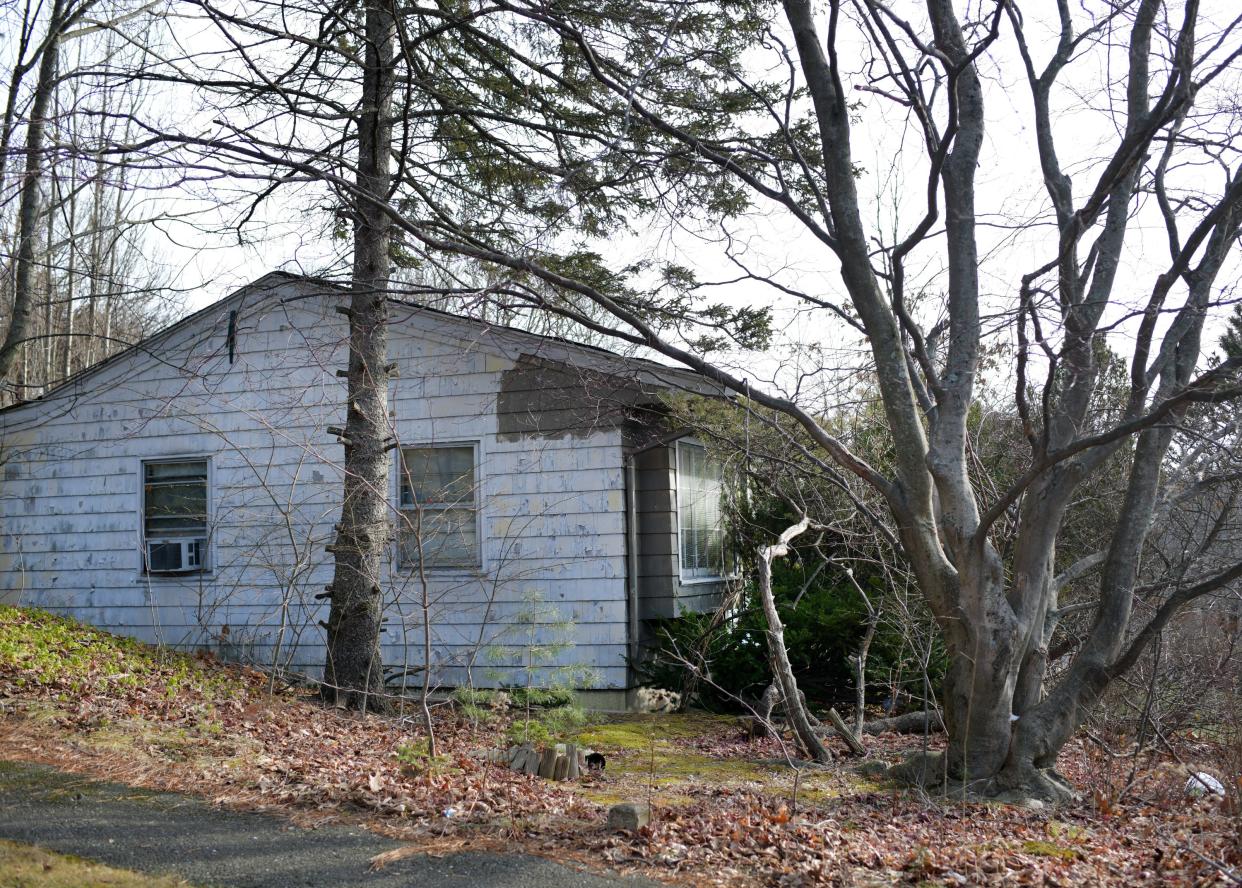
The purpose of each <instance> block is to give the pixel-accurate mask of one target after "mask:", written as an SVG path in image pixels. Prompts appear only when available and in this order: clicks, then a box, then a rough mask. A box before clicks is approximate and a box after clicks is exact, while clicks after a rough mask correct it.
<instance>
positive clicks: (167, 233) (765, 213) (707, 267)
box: [137, 0, 1238, 387]
mask: <svg viewBox="0 0 1242 888" xmlns="http://www.w3.org/2000/svg"><path fill="white" fill-rule="evenodd" d="M971 6H972V7H973V6H974V4H973V3H972V4H971ZM1024 6H1025V7H1026V9H1027V14H1028V17H1029V18H1028V34H1029V39H1030V42H1031V45H1032V47H1033V51H1034V53H1035V54H1036V61H1037V64H1039V63H1040V62H1041V61H1042V58H1046V57H1047V55H1048V53H1049V52H1050V50H1051V46H1052V43H1053V40H1054V37H1055V32H1054V31H1053V30H1052V28H1051V25H1052V24H1054V23H1053V22H1050V21H1047V20H1041V19H1040V18H1039V16H1040V15H1046V14H1047V13H1048V11H1049V9H1050V8H1051V4H1044V3H1042V2H1039V3H1031V2H1028V3H1026V4H1024ZM1231 6H1232V4H1231V3H1229V2H1227V0H1217V2H1215V3H1209V4H1205V9H1206V10H1207V17H1208V19H1209V21H1215V22H1218V23H1219V22H1225V21H1228V20H1229V19H1230V18H1231V16H1232V15H1233V14H1234V13H1233V11H1232V9H1231ZM1075 8H1076V11H1077V6H1076V7H1075ZM158 9H159V10H161V12H162V17H161V19H160V20H159V21H158V22H157V23H154V24H147V25H145V26H143V27H145V31H142V28H138V29H137V30H140V31H142V33H144V34H145V39H148V40H149V41H150V44H149V45H151V46H156V47H158V52H159V53H160V54H161V56H162V57H163V58H165V59H177V58H179V57H183V56H190V55H192V56H194V57H195V58H196V59H197V60H198V62H199V63H202V62H204V61H205V62H206V64H207V65H209V66H211V65H213V64H219V60H221V59H223V58H224V54H225V53H227V51H228V49H229V48H228V46H227V44H226V43H225V42H224V40H223V39H222V38H221V36H220V34H219V32H218V31H217V30H216V29H215V28H214V27H213V26H211V25H209V24H207V23H205V22H204V21H203V20H202V19H201V18H196V17H195V16H194V15H193V14H192V13H189V12H187V9H191V8H190V7H184V6H181V5H179V4H176V3H173V4H171V5H169V6H168V7H163V6H160V7H158ZM1175 11H1176V10H1175ZM1083 21H1084V22H1085V19H1083ZM1121 36H1123V37H1124V35H1121ZM857 39H858V38H857V36H856V35H854V36H851V37H847V39H846V42H845V44H844V46H843V51H842V58H848V57H849V55H850V50H853V51H854V56H855V58H857V59H861V58H862V53H861V45H859V44H858V43H857ZM851 40H852V41H854V44H853V45H851V43H850V41H851ZM1237 41H1238V38H1237V37H1235V38H1233V40H1232V44H1236V43H1237ZM1123 58H1124V56H1123V47H1121V46H1114V47H1113V48H1112V50H1111V51H1108V52H1103V51H1094V52H1091V53H1084V54H1083V55H1082V57H1081V58H1079V59H1077V60H1076V62H1075V64H1074V66H1073V67H1072V69H1071V71H1070V72H1069V74H1068V75H1067V76H1066V77H1065V78H1064V79H1063V82H1062V83H1061V85H1060V86H1059V87H1058V89H1057V90H1056V91H1055V93H1054V96H1053V101H1054V106H1055V109H1056V110H1055V111H1054V117H1055V119H1056V121H1057V123H1056V137H1057V140H1058V150H1059V152H1060V155H1061V159H1062V162H1063V165H1064V168H1065V169H1066V170H1067V171H1069V172H1070V173H1071V174H1072V175H1073V177H1074V180H1075V186H1076V187H1075V190H1076V195H1077V196H1078V197H1079V199H1080V200H1081V197H1082V195H1083V194H1084V193H1085V191H1086V190H1087V188H1088V187H1089V183H1090V182H1091V180H1092V175H1093V172H1094V171H1096V170H1098V166H1099V159H1100V158H1101V157H1102V156H1106V155H1107V153H1108V152H1109V151H1110V149H1111V148H1112V146H1113V145H1114V144H1115V143H1116V140H1117V139H1118V137H1119V136H1118V132H1119V129H1120V128H1121V127H1122V126H1124V120H1122V119H1119V118H1118V117H1117V116H1116V115H1115V114H1114V113H1112V111H1111V110H1110V108H1109V107H1108V103H1107V101H1106V90H1105V87H1106V85H1107V84H1110V83H1116V82H1117V79H1118V77H1119V76H1120V74H1121V73H1122V72H1123V70H1124V69H1123V68H1121V67H1120V66H1121V64H1122V61H1123ZM213 59H215V60H216V61H214V62H213ZM769 63H770V59H765V58H764V57H762V56H760V55H757V56H756V58H755V60H754V64H755V65H757V66H762V65H767V64H769ZM980 65H981V71H982V74H983V77H984V81H985V89H986V95H985V104H986V107H987V113H988V126H987V131H986V141H985V145H984V149H983V156H982V158H981V162H980V167H979V171H978V183H977V187H978V205H979V209H980V213H979V220H980V229H979V241H980V253H981V257H982V259H981V272H982V279H983V287H984V291H985V302H986V304H987V306H988V307H990V309H991V310H993V311H1005V310H1007V309H1009V308H1010V307H1011V306H1012V305H1013V304H1014V301H1015V299H1016V292H1017V282H1018V280H1019V278H1020V276H1021V274H1023V273H1025V272H1027V271H1029V270H1031V269H1033V268H1035V267H1037V266H1039V265H1042V264H1043V263H1044V262H1045V261H1047V259H1048V258H1050V257H1051V256H1052V255H1053V253H1054V249H1055V232H1054V231H1053V230H1052V229H1051V228H1050V227H1047V226H1045V227H1042V228H1041V227H1038V226H1037V227H1034V228H1031V227H1029V226H1028V223H1029V222H1030V221H1031V220H1032V219H1036V218H1039V217H1041V216H1042V217H1044V218H1046V211H1047V198H1046V195H1045V193H1044V190H1043V185H1042V177H1041V174H1040V171H1039V168H1038V162H1037V158H1036V156H1035V152H1034V150H1033V147H1032V146H1033V126H1032V119H1031V103H1030V98H1029V93H1028V89H1027V85H1026V82H1025V77H1024V75H1023V72H1022V68H1021V66H1020V59H1019V58H1018V56H1017V53H1016V49H1015V44H1014V41H1013V39H1012V34H1011V32H1010V31H1009V30H1008V26H1007V24H1006V25H1005V28H1004V31H1003V33H1002V38H1001V40H1000V41H999V42H998V43H997V44H996V46H995V47H994V48H993V49H992V50H990V51H989V52H988V54H987V55H986V56H984V57H983V58H982V59H981V63H980ZM847 67H849V68H852V70H851V71H850V74H851V75H852V76H851V77H850V78H849V80H848V86H850V87H852V88H853V90H854V92H853V96H854V97H855V98H856V99H857V100H858V101H859V102H860V105H859V108H858V110H857V112H856V114H857V120H856V125H855V134H854V156H855V161H856V162H857V163H858V164H859V165H860V166H861V167H862V168H863V172H862V173H861V175H860V178H859V188H860V192H861V194H862V197H863V199H864V201H865V202H866V208H865V213H866V218H867V219H868V220H869V221H871V223H872V225H873V228H874V229H875V230H878V231H884V232H888V239H889V240H890V241H891V239H892V234H893V233H895V232H904V231H906V230H908V228H909V226H910V224H911V223H912V220H914V219H917V218H918V216H919V215H920V214H921V212H922V209H923V201H924V191H925V177H926V161H925V158H924V157H923V156H922V148H921V145H920V144H919V142H918V140H917V138H915V133H914V131H913V130H912V128H911V126H910V123H909V120H908V118H907V114H906V111H905V110H904V109H902V108H899V107H896V106H894V105H893V104H892V103H891V102H889V101H888V100H886V99H884V98H882V97H880V96H879V95H877V94H875V93H870V92H866V91H863V90H862V89H860V87H863V86H865V85H866V83H867V81H866V78H865V76H863V66H862V64H861V62H857V63H855V64H853V65H847ZM879 86H883V84H879ZM1231 91H1232V92H1231ZM1231 95H1232V96H1233V97H1235V98H1234V99H1233V107H1234V108H1236V104H1237V103H1236V96H1237V95H1238V77H1237V76H1234V77H1232V78H1231V79H1230V80H1229V82H1228V84H1227V85H1226V88H1225V89H1223V90H1221V91H1220V92H1219V95H1217V96H1212V97H1206V98H1207V99H1208V101H1209V102H1211V101H1215V102H1217V103H1218V104H1220V105H1221V106H1222V107H1225V106H1228V104H1229V101H1230V97H1231ZM150 109H151V110H152V111H153V112H154V113H155V114H156V115H157V116H159V117H161V118H163V120H164V122H165V123H170V124H173V125H177V126H179V127H181V128H182V129H183V130H185V131H190V132H194V131H202V132H206V131H212V130H214V129H217V127H216V126H215V123H214V121H215V115H216V114H217V113H218V110H219V109H212V108H209V107H205V106H204V105H203V103H202V100H201V97H199V96H197V95H195V94H194V93H193V92H192V91H190V90H188V89H187V88H185V87H177V88H173V87H161V88H159V89H157V90H156V92H155V93H154V94H153V95H152V96H151V98H150ZM1231 113H1233V112H1231ZM1236 117H1237V115H1236V113H1234V118H1235V121H1236ZM1220 175H1221V174H1220V173H1219V172H1218V171H1215V170H1211V169H1208V168H1199V169H1193V170H1188V171H1187V172H1186V173H1185V174H1184V175H1183V177H1182V178H1183V179H1184V180H1186V182H1187V184H1197V183H1199V182H1204V181H1206V182H1208V183H1209V184H1210V185H1212V186H1216V185H1217V184H1218V182H1219V179H1220ZM161 186H162V187H160V188H158V189H156V190H154V191H151V192H149V193H148V194H147V195H146V197H145V201H144V203H143V204H142V212H150V213H152V214H158V213H161V212H167V213H170V214H172V215H173V216H176V217H177V218H176V219H175V220H169V221H167V222H165V223H163V224H161V225H159V226H158V230H157V231H153V232H151V233H150V234H149V235H148V244H149V247H150V253H149V255H150V258H151V260H152V261H154V262H157V263H158V264H160V265H161V266H162V267H163V268H164V269H165V272H166V276H167V278H168V279H169V280H170V281H172V282H174V287H175V289H176V290H177V291H178V292H180V293H182V294H184V296H185V309H186V310H187V311H189V310H194V309H196V308H199V307H202V306H203V305H206V304H208V303H210V302H212V301H215V300H216V299H219V298H221V297H222V296H224V295H226V294H227V293H228V292H230V291H231V290H232V289H234V288H236V287H237V286H240V285H241V284H244V283H246V282H247V281H249V280H253V279H255V278H257V277H260V276H261V275H262V274H264V273H266V272H267V271H270V270H272V269H283V270H288V271H296V272H306V273H322V272H323V271H324V270H325V269H328V268H336V269H337V270H341V269H343V268H345V267H347V266H346V265H344V264H343V263H345V262H346V261H347V258H348V252H347V251H348V247H349V243H348V239H344V240H342V239H339V238H332V237H330V236H329V231H330V222H331V219H330V217H329V214H328V212H327V211H326V210H325V204H326V203H327V201H326V200H325V198H326V191H325V189H323V188H322V187H320V186H315V185H300V186H295V187H290V188H286V189H283V190H281V191H280V192H278V193H277V195H276V196H275V197H272V198H269V199H267V200H265V201H264V202H262V203H260V204H258V205H257V207H255V208H254V212H253V215H250V216H247V219H246V224H245V225H244V226H243V227H240V228H239V227H237V222H238V219H239V216H240V215H241V208H242V207H243V206H244V207H245V208H246V209H250V206H249V204H248V203H246V202H244V201H239V200H238V198H239V197H241V196H244V195H245V194H247V193H253V191H254V189H255V187H256V185H255V183H253V182H237V181H230V180H229V179H228V178H227V177H216V178H212V179H210V180H192V181H174V180H172V179H165V180H164V181H163V182H161ZM679 224H680V226H681V227H679V226H678V225H670V224H669V220H635V225H634V227H633V231H632V232H631V233H630V234H628V235H621V236H618V237H613V238H610V239H609V240H608V241H607V242H605V243H599V244H598V245H596V246H597V248H598V249H599V250H600V252H601V253H603V254H604V255H606V256H608V257H609V258H615V259H616V261H617V264H624V263H625V262H628V261H630V260H632V259H634V258H637V257H640V256H651V255H655V256H659V257H661V258H664V259H667V260H670V261H676V262H678V263H680V264H684V265H688V266H690V267H691V268H694V269H695V270H696V271H697V273H698V274H699V276H700V278H701V279H702V280H709V281H710V280H721V279H724V278H728V277H732V276H733V275H734V274H735V273H736V270H735V269H734V268H733V267H731V266H730V264H729V263H728V261H727V260H726V259H725V258H724V257H723V255H722V251H721V249H720V245H719V243H718V242H716V240H715V238H714V234H715V231H714V229H708V230H706V231H698V232H696V231H695V230H694V227H695V225H694V222H693V221H692V220H679ZM731 229H732V231H731V233H732V234H733V236H734V238H735V241H734V242H735V244H744V250H745V255H746V257H747V261H748V262H750V263H753V264H754V265H755V267H756V268H759V269H762V270H764V271H766V272H770V273H772V274H773V275H774V276H775V277H776V278H778V279H779V280H780V281H781V282H782V283H783V284H786V285H788V286H791V287H795V288H798V289H801V290H803V291H805V292H808V293H811V294H814V295H816V296H820V297H824V298H831V299H836V300H840V299H841V297H842V292H841V288H840V286H839V283H838V281H837V263H836V260H835V258H834V257H833V256H832V255H831V254H830V253H829V252H828V251H827V250H826V249H824V248H823V246H822V245H821V244H819V242H818V241H816V240H814V239H813V238H812V237H810V235H808V234H807V233H806V232H805V231H804V230H802V229H801V228H800V227H799V226H798V225H797V223H795V222H793V220H791V219H790V218H789V217H788V216H787V215H785V214H784V213H783V211H777V210H774V209H773V208H771V207H768V206H764V205H762V204H759V205H757V206H756V208H755V210H754V212H753V213H751V214H748V216H747V217H745V218H743V219H740V220H738V221H737V222H736V223H735V224H733V225H732V226H731ZM1167 255H1168V250H1167V246H1166V240H1165V234H1164V229H1163V226H1162V224H1161V223H1160V219H1159V216H1158V215H1157V214H1156V213H1155V211H1154V208H1153V207H1152V206H1150V205H1144V206H1143V207H1142V208H1141V209H1140V210H1139V212H1138V214H1137V215H1136V217H1135V218H1134V219H1133V221H1132V225H1131V228H1130V230H1129V233H1128V234H1127V239H1126V246H1125V263H1124V266H1123V270H1122V273H1121V276H1120V278H1119V281H1118V285H1117V287H1116V293H1117V294H1118V302H1119V306H1118V309H1117V311H1118V314H1117V316H1116V317H1115V318H1114V320H1115V321H1117V322H1118V324H1119V326H1118V329H1117V330H1116V332H1115V333H1114V334H1113V336H1112V344H1113V347H1114V348H1115V349H1117V350H1119V351H1122V352H1126V351H1128V342H1129V341H1130V340H1129V337H1131V336H1132V334H1133V326H1134V325H1133V323H1130V322H1125V321H1124V319H1123V316H1122V315H1121V314H1120V312H1122V311H1123V310H1124V306H1126V305H1134V304H1137V301H1138V300H1141V299H1142V298H1143V297H1144V296H1145V295H1146V293H1147V292H1149V291H1150V286H1151V281H1152V276H1153V274H1154V273H1155V272H1156V271H1158V270H1159V269H1160V267H1161V266H1162V263H1164V262H1167ZM912 260H913V261H912V262H911V266H910V267H911V272H912V275H913V276H914V278H915V279H914V280H913V281H912V283H914V284H918V285H921V286H924V287H925V288H926V289H927V291H928V292H929V293H932V294H938V293H940V292H942V291H943V287H944V278H943V259H942V257H941V255H940V253H939V251H938V250H936V249H934V248H932V249H920V250H919V251H917V252H916V253H915V254H914V256H913V257H912ZM1237 272H1238V263H1237V262H1236V260H1235V261H1234V262H1233V263H1232V265H1231V266H1230V267H1229V268H1228V269H1227V273H1226V274H1222V278H1221V279H1222V282H1225V283H1227V284H1228V285H1230V286H1232V285H1233V284H1234V283H1235V282H1236V280H1237V277H1238V274H1237ZM711 295H712V298H713V299H723V300H725V301H728V302H731V303H734V304H747V305H754V304H760V305H771V306H772V307H773V310H774V313H775V317H776V321H777V327H778V329H779V330H780V331H781V335H780V339H779V342H778V345H777V347H776V348H774V349H773V350H772V352H771V353H769V354H767V355H764V356H759V357H757V356H755V355H750V354H738V355H734V356H731V357H726V358H722V360H724V361H725V362H726V363H728V362H730V361H731V362H732V363H733V365H734V367H735V369H747V370H749V371H750V372H751V373H753V374H754V376H752V378H755V377H758V378H760V379H764V378H768V379H771V380H772V381H774V382H778V383H779V384H781V385H784V386H786V387H788V386H791V385H794V384H795V383H794V381H793V380H795V379H796V378H797V374H796V373H793V372H792V369H791V364H796V363H797V361H798V360H799V359H798V357H797V356H798V355H799V354H800V353H802V352H803V351H804V350H806V349H811V348H819V349H821V350H822V351H821V352H819V353H816V354H813V355H811V356H809V357H808V360H809V361H810V362H812V363H814V362H819V363H820V364H821V365H825V366H829V367H832V368H838V367H839V368H841V369H842V370H846V369H852V368H854V367H857V366H858V365H859V364H861V363H863V355H862V343H861V342H860V341H859V340H858V339H857V337H855V336H853V335H852V333H851V331H848V329H847V328H845V327H844V326H843V325H840V324H839V323H832V322H831V321H830V319H829V317H828V316H827V315H826V314H825V313H824V312H822V311H818V312H814V313H811V312H807V311H805V310H803V309H802V308H801V306H799V305H798V304H797V303H795V302H794V300H792V299H790V298H789V297H787V296H783V295H781V294H779V293H778V292H777V291H776V290H774V289H772V288H770V287H767V286H765V285H763V284H759V283H755V282H743V283H739V284H735V285H732V286H728V287H719V288H712V289H711ZM933 302H935V300H933ZM937 310H938V309H937V308H936V307H935V305H933V307H932V308H931V309H929V314H928V318H929V319H933V318H932V315H934V314H935V312H936V311H937ZM1218 331H1219V327H1217V328H1216V329H1214V330H1213V331H1212V333H1213V334H1214V335H1218ZM1002 338H1007V336H1006V337H1002Z"/></svg>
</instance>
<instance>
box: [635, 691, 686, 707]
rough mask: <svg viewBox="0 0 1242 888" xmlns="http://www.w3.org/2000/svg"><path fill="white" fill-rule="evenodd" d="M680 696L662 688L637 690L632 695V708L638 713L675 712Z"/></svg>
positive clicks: (679, 702) (678, 705) (679, 703)
mask: <svg viewBox="0 0 1242 888" xmlns="http://www.w3.org/2000/svg"><path fill="white" fill-rule="evenodd" d="M680 706H681V694H679V693H677V692H676V691H666V690H665V689H664V688H639V689H638V693H637V694H635V695H634V708H635V709H637V710H638V711H639V712H676V711H677V710H678V708H680Z"/></svg>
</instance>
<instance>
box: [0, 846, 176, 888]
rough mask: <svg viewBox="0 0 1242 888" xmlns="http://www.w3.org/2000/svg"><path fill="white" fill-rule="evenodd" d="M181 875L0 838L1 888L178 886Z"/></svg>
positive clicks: (168, 887)
mask: <svg viewBox="0 0 1242 888" xmlns="http://www.w3.org/2000/svg"><path fill="white" fill-rule="evenodd" d="M188 884H189V883H188V882H185V881H182V880H181V879H174V878H169V877H167V876H149V875H144V874H143V873H136V872H133V871H131V870H123V869H114V868H113V867H110V866H104V865H103V864H101V863H92V862H91V861H89V860H82V859H81V858H79V857H73V856H72V855H69V854H57V853H56V852H54V851H47V850H45V849H43V848H38V847H35V846H34V845H22V844H19V843H17V842H9V841H5V840H0V888H83V886H88V885H90V886H109V888H175V886H179V885H180V886H184V885H188Z"/></svg>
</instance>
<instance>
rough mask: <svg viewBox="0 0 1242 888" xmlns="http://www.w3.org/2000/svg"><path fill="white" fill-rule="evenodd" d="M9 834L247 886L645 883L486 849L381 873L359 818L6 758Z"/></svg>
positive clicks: (4, 821) (1, 809)
mask: <svg viewBox="0 0 1242 888" xmlns="http://www.w3.org/2000/svg"><path fill="white" fill-rule="evenodd" d="M0 838H5V839H12V840H14V841H18V842H26V843H29V844H33V845H41V846H43V847H46V848H51V849H53V850H55V851H60V852H63V853H66V854H75V855H78V856H80V857H85V858H89V859H91V860H96V861H99V862H101V863H106V864H109V865H111V866H117V867H124V868H127V869H132V870H138V871H140V872H148V873H160V874H170V875H176V876H179V877H181V878H183V879H186V880H188V881H190V882H191V883H193V884H195V885H221V886H224V885H227V886H243V888H293V886H325V888H349V886H353V885H364V886H368V888H371V886H375V888H398V886H400V888H414V886H419V888H423V886H426V888H441V886H443V888H457V886H460V888H501V886H504V888H619V886H626V888H644V886H654V885H655V883H653V882H648V881H643V880H638V879H629V878H620V877H604V876H596V875H589V874H586V873H583V872H579V871H576V870H572V869H569V868H567V867H564V866H561V865H559V864H556V863H552V862H550V861H547V860H542V859H540V858H536V857H526V856H518V855H501V854H491V853H479V852H463V853H458V854H450V855H446V856H444V857H441V858H431V857H425V856H419V857H412V858H408V859H406V860H402V861H399V862H397V863H394V864H392V865H390V866H388V867H386V868H385V869H383V870H381V871H379V872H371V871H369V870H368V868H367V867H368V860H369V859H370V858H371V857H372V856H374V855H376V854H379V853H381V852H383V851H388V850H390V849H393V848H396V847H398V843H397V842H394V841H392V840H390V839H385V838H383V837H381V836H377V835H373V834H371V833H369V832H366V831H365V830H362V829H358V828H349V827H332V826H328V827H321V828H318V829H304V828H301V827H298V826H294V825H292V824H290V823H288V822H286V821H284V820H281V819H279V818H276V817H270V816H267V815H263V814H246V813H239V812H235V811H227V810H222V809H219V808H213V807H211V806H210V805H208V804H206V803H205V802H203V801H201V800H199V799H195V798H191V797H189V796H183V795H178V794H175V793H157V792H150V791H148V790H142V789H135V788H133V787H129V786H123V785H120V784H114V783H100V782H97V781H94V780H89V779H86V778H83V777H78V776H75V775H70V774H64V773H61V772H59V771H56V770H53V769H51V768H47V767H44V766H41V765H30V764H25V763H17V762H0Z"/></svg>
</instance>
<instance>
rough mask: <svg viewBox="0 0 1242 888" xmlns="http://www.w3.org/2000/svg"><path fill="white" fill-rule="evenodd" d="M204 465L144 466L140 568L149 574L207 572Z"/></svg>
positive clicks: (171, 462)
mask: <svg viewBox="0 0 1242 888" xmlns="http://www.w3.org/2000/svg"><path fill="white" fill-rule="evenodd" d="M207 496H208V493H207V460H205V459H187V460H169V461H166V462H155V461H153V462H144V463H143V464H142V533H143V563H144V565H145V567H146V570H147V571H148V572H149V573H188V572H195V571H201V570H204V569H206V567H207V563H206V555H207Z"/></svg>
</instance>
